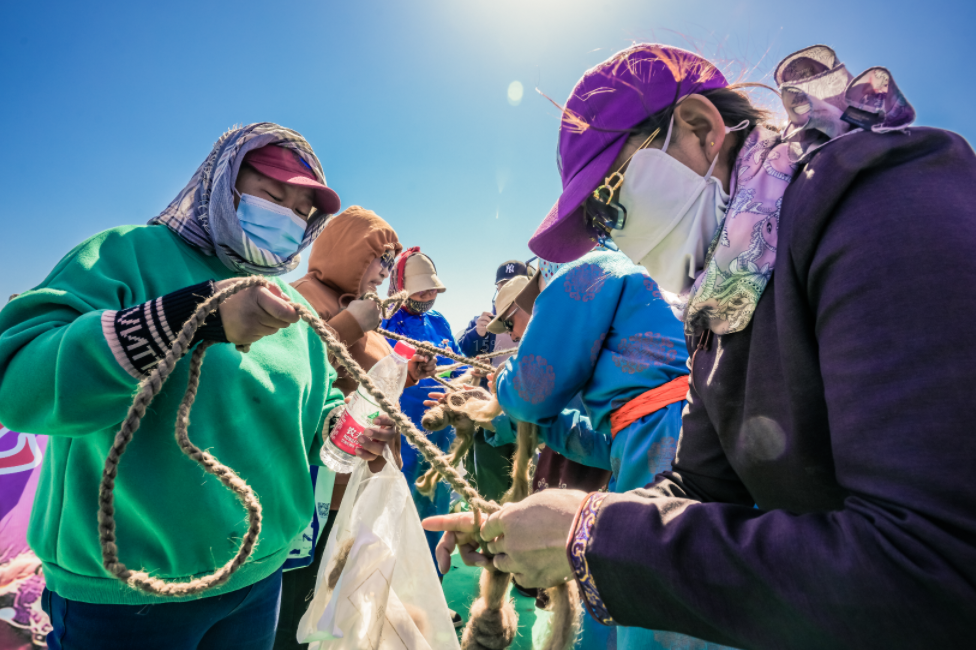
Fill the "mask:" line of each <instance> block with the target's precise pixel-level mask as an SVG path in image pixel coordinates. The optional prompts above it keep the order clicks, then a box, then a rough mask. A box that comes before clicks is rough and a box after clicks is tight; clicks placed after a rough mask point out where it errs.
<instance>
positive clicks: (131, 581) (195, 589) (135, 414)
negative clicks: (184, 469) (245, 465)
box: [98, 277, 270, 597]
mask: <svg viewBox="0 0 976 650" xmlns="http://www.w3.org/2000/svg"><path fill="white" fill-rule="evenodd" d="M269 284H270V282H268V281H267V280H265V279H264V278H261V277H252V278H247V279H245V280H242V281H241V282H239V283H236V284H234V285H232V286H230V287H228V288H226V289H224V290H222V291H220V292H218V293H216V294H215V295H213V296H212V297H210V298H209V299H207V300H206V301H204V302H203V303H202V304H201V305H200V306H199V307H198V308H197V310H196V312H194V314H193V315H192V316H191V317H190V318H189V319H188V320H187V322H186V323H184V325H183V328H182V329H181V330H180V333H179V335H178V336H177V337H176V340H175V341H173V345H172V347H171V348H170V349H169V351H167V353H166V356H165V357H163V359H162V360H161V361H160V362H159V363H158V364H157V365H156V367H155V368H154V369H153V371H152V372H151V373H150V374H149V376H148V377H147V378H146V379H144V380H143V381H142V383H141V384H140V387H139V392H138V393H136V396H135V398H134V399H133V401H132V406H130V407H129V412H128V414H127V415H126V418H125V420H124V421H123V422H122V427H121V428H120V429H119V432H118V433H117V434H116V435H115V440H114V441H113V443H112V447H111V448H110V449H109V452H108V456H107V457H106V459H105V467H104V469H103V470H102V480H101V483H100V484H99V486H98V539H99V543H100V545H101V549H102V565H103V566H104V567H105V569H106V570H107V571H108V572H109V573H110V574H112V575H113V576H115V577H116V578H118V579H119V580H121V581H123V582H125V583H127V584H128V585H129V586H130V587H133V588H135V589H140V590H142V591H146V592H148V593H152V594H157V595H160V596H172V597H179V596H191V595H194V594H199V593H201V592H203V591H206V590H207V589H211V588H213V587H217V586H219V585H222V584H224V583H225V582H227V580H229V579H230V577H231V576H232V575H233V574H234V573H235V572H236V571H237V570H238V569H240V568H241V566H243V564H244V562H245V561H247V558H248V557H250V556H251V553H252V552H253V551H254V546H255V544H256V543H257V539H258V534H259V533H260V532H261V503H260V502H259V501H258V498H257V496H256V495H255V494H254V491H253V490H252V489H251V488H250V486H249V485H248V484H247V483H246V482H245V481H244V480H243V479H241V477H240V476H238V475H237V473H236V472H234V470H232V469H231V468H229V467H227V466H226V465H222V464H221V463H220V462H218V461H217V459H216V458H214V457H213V456H212V455H211V454H209V453H207V452H205V451H203V450H201V449H199V448H198V447H197V446H196V445H194V444H193V443H192V442H190V438H189V436H188V434H187V426H188V425H189V418H190V409H191V408H192V407H193V401H194V399H195V398H196V393H197V388H198V387H199V385H200V368H201V366H202V364H203V357H204V355H205V354H206V352H207V348H208V347H210V344H211V342H208V341H205V342H203V343H201V344H200V345H199V346H198V347H197V349H196V351H194V353H193V356H192V357H191V359H190V376H189V379H188V380H187V386H186V392H185V393H184V395H183V401H182V402H180V406H179V410H178V411H177V417H176V442H177V444H178V445H179V447H180V451H182V452H183V453H184V454H185V455H186V456H188V457H189V458H191V459H192V460H193V461H194V462H196V463H197V464H198V465H200V467H202V468H203V470H204V471H205V472H207V473H208V474H212V475H213V476H216V477H217V478H218V479H219V480H220V482H221V483H223V484H224V486H225V487H227V488H228V489H229V490H230V491H231V492H233V493H234V495H235V496H236V497H237V499H238V500H239V501H240V502H241V504H242V505H243V506H244V508H245V510H247V522H248V530H247V534H246V535H245V536H244V538H243V539H242V540H241V544H240V546H239V547H238V550H237V553H236V554H235V555H234V557H233V558H232V559H231V560H230V561H229V562H227V563H226V564H225V565H224V566H222V567H220V568H219V569H217V570H216V571H215V572H214V573H213V574H211V575H209V576H204V577H202V578H198V579H196V580H191V581H189V582H166V581H164V580H160V579H158V578H153V577H151V576H150V575H149V574H148V573H146V572H144V571H132V570H130V569H129V568H128V567H126V566H125V564H123V563H122V562H121V561H120V560H119V548H118V542H117V540H116V536H115V528H116V526H115V495H114V491H115V479H116V477H117V476H118V473H119V463H120V461H121V459H122V454H124V453H125V450H126V447H127V446H128V445H129V443H130V442H131V441H132V437H133V435H134V434H135V432H136V431H137V430H138V429H139V425H140V424H141V422H142V418H143V417H144V416H145V414H146V409H147V408H148V407H149V404H150V403H151V402H152V401H153V398H155V397H156V395H158V394H159V392H160V390H162V387H163V384H164V383H165V382H166V379H167V378H168V377H169V376H170V374H171V373H172V372H173V369H174V368H175V367H176V364H177V362H178V361H179V360H180V358H181V357H182V356H183V355H184V354H185V353H186V351H187V349H188V348H189V347H190V343H191V342H192V341H193V335H194V334H195V333H196V331H197V329H199V328H200V326H201V325H202V324H203V321H204V320H206V318H207V316H209V315H210V313H211V312H212V311H213V310H215V309H216V308H217V307H218V306H219V305H220V303H222V302H223V301H225V300H227V298H230V297H231V296H232V295H234V294H236V293H238V292H239V291H243V290H244V289H247V288H249V287H253V286H258V285H265V286H267V285H269Z"/></svg>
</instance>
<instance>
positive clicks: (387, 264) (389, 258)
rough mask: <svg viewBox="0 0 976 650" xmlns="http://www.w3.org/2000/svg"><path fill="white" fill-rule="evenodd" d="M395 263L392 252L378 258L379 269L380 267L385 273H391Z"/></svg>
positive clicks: (394, 256)
mask: <svg viewBox="0 0 976 650" xmlns="http://www.w3.org/2000/svg"><path fill="white" fill-rule="evenodd" d="M395 261H396V255H395V254H394V253H393V251H390V252H389V253H384V254H383V256H382V257H381V258H380V267H382V268H383V270H385V271H386V272H387V273H392V272H393V263H394V262H395Z"/></svg>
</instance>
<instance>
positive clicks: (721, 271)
mask: <svg viewBox="0 0 976 650" xmlns="http://www.w3.org/2000/svg"><path fill="white" fill-rule="evenodd" d="M776 83H777V84H778V85H779V88H780V92H781V93H782V98H783V106H784V107H785V109H786V113H787V116H788V118H789V123H788V124H787V126H786V128H785V129H784V130H783V132H782V133H777V132H775V131H772V130H770V129H767V128H765V127H763V126H757V127H756V128H755V129H753V131H752V132H751V133H750V134H749V136H748V137H747V138H746V142H745V144H744V145H743V147H742V150H741V151H740V152H739V155H738V157H737V158H736V163H735V169H734V171H733V174H732V198H731V200H730V203H729V208H728V210H727V212H726V214H725V219H724V221H723V222H722V225H721V226H720V227H719V229H718V231H717V232H716V234H715V238H714V239H713V240H712V243H711V244H710V246H709V248H708V253H707V254H706V257H705V268H704V270H703V271H702V272H701V273H700V274H699V275H698V277H697V279H696V280H695V283H694V285H692V287H691V288H690V289H689V290H688V291H687V292H686V293H685V294H683V295H681V296H679V297H678V299H677V303H678V304H679V307H677V308H676V312H677V313H680V314H681V316H680V318H681V320H683V321H684V323H685V330H686V332H688V333H689V334H690V333H692V332H693V331H694V330H695V329H698V328H703V327H707V328H709V329H711V330H712V331H713V332H715V333H716V334H731V333H733V332H739V331H741V330H743V329H745V327H746V326H747V325H748V324H749V321H750V320H751V319H752V314H753V313H754V312H755V309H756V305H757V303H758V302H759V298H760V297H761V296H762V292H763V290H764V289H765V288H766V284H767V283H768V282H769V278H770V277H771V275H772V273H773V267H774V266H775V263H776V247H777V238H778V235H779V215H780V210H781V209H782V205H783V195H784V193H785V192H786V188H787V187H788V186H789V184H790V182H791V181H792V180H793V177H794V175H795V174H796V172H797V170H798V169H799V168H800V166H801V165H802V164H804V163H805V162H806V161H807V160H808V159H809V157H810V156H811V154H813V152H814V151H816V150H817V149H819V148H821V147H823V146H825V145H827V144H829V143H830V142H833V141H835V140H837V139H839V138H841V137H844V136H846V135H850V134H852V133H857V132H859V131H866V130H870V131H874V132H875V133H884V132H887V131H902V130H904V129H905V128H906V127H907V126H908V125H909V124H911V123H912V121H913V120H914V119H915V111H914V109H912V107H911V105H910V104H909V103H908V102H907V100H906V99H905V97H904V96H903V95H902V94H901V92H900V91H899V90H898V87H897V86H896V85H895V81H894V79H893V78H892V76H891V74H890V73H889V72H888V70H887V69H885V68H870V69H868V70H867V71H865V72H863V73H861V74H860V75H858V76H857V77H852V75H851V74H850V73H849V72H848V71H847V69H846V68H845V67H844V65H843V64H842V63H841V62H840V61H839V60H838V59H837V55H836V54H835V53H834V51H833V50H832V49H830V48H829V47H826V46H824V45H815V46H813V47H809V48H807V49H805V50H800V51H799V52H796V53H794V54H791V55H790V56H788V57H786V59H784V60H783V61H782V62H781V63H780V64H779V66H778V67H777V69H776Z"/></svg>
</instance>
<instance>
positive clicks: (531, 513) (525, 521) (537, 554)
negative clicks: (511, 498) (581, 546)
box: [481, 490, 587, 588]
mask: <svg viewBox="0 0 976 650" xmlns="http://www.w3.org/2000/svg"><path fill="white" fill-rule="evenodd" d="M586 496H587V495H586V492H583V491H581V490H545V491H543V492H538V493H536V494H533V495H531V496H530V497H528V498H527V499H525V500H523V501H520V502H518V503H509V504H506V505H505V506H503V507H502V509H501V510H500V511H498V512H496V513H494V514H492V515H491V516H489V517H488V518H487V519H486V520H485V522H484V525H483V526H482V527H481V537H482V538H483V539H485V540H490V541H489V542H488V544H487V545H486V547H487V551H488V552H489V553H492V554H494V556H495V557H494V560H493V562H494V563H495V568H496V569H498V570H499V571H504V572H505V573H511V574H513V577H514V578H515V581H516V582H517V583H519V584H520V585H522V586H523V587H528V588H533V587H539V588H547V587H554V586H556V585H559V584H562V583H564V582H566V581H568V580H570V579H572V577H573V568H572V566H571V565H570V563H569V557H568V556H567V553H566V545H567V543H568V542H569V535H570V529H571V528H572V526H573V520H574V519H575V518H576V512H577V511H578V510H579V507H580V504H581V503H582V502H583V500H584V499H585V498H586Z"/></svg>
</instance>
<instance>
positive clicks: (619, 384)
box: [486, 249, 722, 650]
mask: <svg viewBox="0 0 976 650" xmlns="http://www.w3.org/2000/svg"><path fill="white" fill-rule="evenodd" d="M533 286H535V283H530V284H529V285H528V286H527V287H526V290H524V291H523V292H522V293H521V294H520V295H519V297H518V298H517V299H516V301H515V304H514V305H512V306H511V307H509V308H508V309H506V312H505V313H503V314H499V315H498V316H497V317H496V318H495V319H494V320H493V321H492V323H491V324H489V326H488V329H489V330H494V331H496V332H497V331H506V330H508V331H512V332H513V338H515V339H519V340H520V345H519V349H518V352H517V353H516V355H515V356H513V357H512V358H511V359H509V360H508V362H507V363H506V364H505V366H504V368H503V369H501V370H499V371H498V372H497V373H496V378H495V387H496V390H497V393H498V401H499V404H500V405H501V407H502V409H503V410H504V411H505V414H504V415H503V416H500V417H498V418H496V419H495V421H494V422H493V424H494V425H495V429H496V431H495V435H494V436H486V438H487V440H488V442H489V443H493V444H506V443H510V442H512V441H513V440H515V426H514V423H513V422H512V420H521V421H525V422H533V423H535V424H538V425H540V429H539V433H540V437H541V439H542V440H544V441H545V443H546V445H548V446H549V447H551V448H552V449H553V450H554V451H556V452H557V453H559V454H562V455H564V456H566V457H567V458H569V459H571V460H575V461H577V462H579V463H581V464H584V465H590V466H592V467H602V468H605V469H609V470H610V471H611V473H612V475H611V479H610V484H609V486H608V489H609V491H611V492H617V493H621V492H626V491H628V490H633V489H637V488H641V487H644V486H645V485H647V484H649V483H651V482H653V480H654V476H655V475H656V474H658V473H659V472H662V471H666V470H669V469H671V462H672V461H673V460H674V456H675V451H676V448H677V442H678V436H679V434H680V432H681V413H682V410H683V409H684V407H685V397H686V394H687V387H688V383H687V376H688V368H687V365H686V364H687V360H688V353H687V349H686V346H685V339H684V333H683V331H682V328H681V323H679V322H678V321H677V320H676V319H675V318H674V315H673V314H672V313H671V308H670V307H669V306H668V304H667V303H666V302H665V301H664V300H663V299H662V297H661V291H660V289H659V288H658V286H657V284H656V283H655V282H654V281H653V280H651V278H650V277H649V276H648V275H647V272H646V271H645V270H644V269H643V268H642V267H639V266H636V265H635V264H633V263H632V262H631V261H630V260H629V259H628V258H627V256H626V255H624V254H623V253H620V252H619V251H609V250H606V249H598V250H595V251H592V252H590V253H587V254H586V255H584V256H583V257H582V258H580V259H579V260H577V261H575V262H572V263H569V264H566V265H564V266H563V267H562V268H561V269H559V270H558V272H556V273H555V274H554V275H553V276H552V278H551V279H550V280H549V281H548V284H547V285H546V286H545V288H544V290H542V291H541V293H538V291H539V289H535V290H534V291H533ZM536 296H537V297H536ZM533 298H534V301H533ZM530 318H531V320H530ZM577 393H581V394H582V398H583V404H584V407H585V411H586V413H585V414H584V413H580V412H579V411H575V410H571V409H566V408H565V407H566V406H567V404H568V403H569V402H570V400H572V398H573V397H574V396H575V395H576V394H577ZM586 619H587V621H586V623H585V624H584V634H583V637H582V638H581V641H580V645H579V646H578V647H580V648H589V647H597V646H599V647H617V648H620V649H621V650H623V649H626V650H638V649H639V650H671V649H672V648H681V649H684V648H689V649H690V648H696V649H697V648H701V649H703V650H704V649H705V648H708V650H713V649H715V648H720V647H722V646H718V645H716V644H711V643H708V644H706V643H705V642H704V641H700V640H698V639H694V638H692V637H687V636H684V635H680V634H675V633H672V632H662V631H654V630H644V629H640V628H628V627H617V628H608V627H605V626H601V625H598V624H596V623H595V621H593V620H592V619H591V618H590V617H586ZM614 636H615V637H616V639H615V641H616V644H615V645H614ZM608 637H609V638H608Z"/></svg>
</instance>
